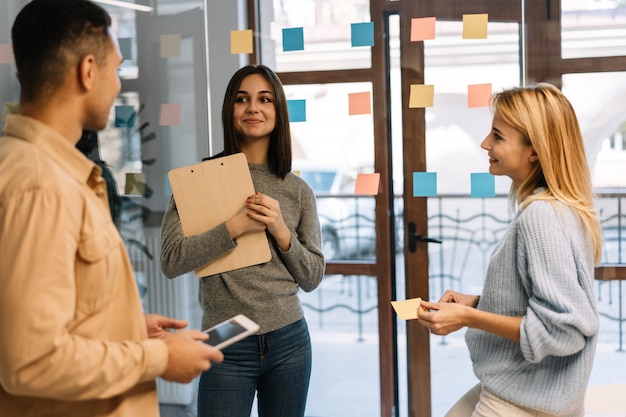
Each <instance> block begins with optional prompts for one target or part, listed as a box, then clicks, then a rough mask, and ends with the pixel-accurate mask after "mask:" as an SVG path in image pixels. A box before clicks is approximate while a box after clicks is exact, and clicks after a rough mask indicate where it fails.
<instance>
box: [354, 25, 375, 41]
mask: <svg viewBox="0 0 626 417" xmlns="http://www.w3.org/2000/svg"><path fill="white" fill-rule="evenodd" d="M350 29H351V39H352V46H374V22H365V23H352V24H351V25H350Z"/></svg>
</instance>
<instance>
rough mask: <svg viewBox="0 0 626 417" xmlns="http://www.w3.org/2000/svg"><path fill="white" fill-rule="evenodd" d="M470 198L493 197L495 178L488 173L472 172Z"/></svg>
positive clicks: (494, 194) (494, 193)
mask: <svg viewBox="0 0 626 417" xmlns="http://www.w3.org/2000/svg"><path fill="white" fill-rule="evenodd" d="M470 194H471V196H472V197H495V196H496V177H494V176H493V175H491V174H490V173H488V172H474V173H472V174H471V193H470Z"/></svg>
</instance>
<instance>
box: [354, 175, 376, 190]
mask: <svg viewBox="0 0 626 417" xmlns="http://www.w3.org/2000/svg"><path fill="white" fill-rule="evenodd" d="M379 185H380V174H379V173H374V174H357V176H356V183H355V184H354V194H361V195H376V194H378V186H379Z"/></svg>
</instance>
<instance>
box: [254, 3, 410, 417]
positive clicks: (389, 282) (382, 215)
mask: <svg viewBox="0 0 626 417" xmlns="http://www.w3.org/2000/svg"><path fill="white" fill-rule="evenodd" d="M247 6H248V25H249V27H250V28H251V29H252V30H253V33H254V34H255V36H254V44H255V46H256V47H255V48H254V50H255V51H257V50H259V48H258V46H259V39H258V36H257V35H258V33H259V31H258V28H259V22H258V15H259V13H258V0H247ZM387 8H388V3H387V2H386V1H384V0H371V1H370V15H371V18H372V21H373V22H374V28H375V40H374V46H373V47H372V49H371V53H372V66H371V67H370V68H365V69H351V70H332V71H311V72H308V71H307V72H280V73H278V77H279V78H280V80H281V82H282V83H283V84H284V85H289V84H318V83H319V84H332V83H348V82H369V83H371V84H372V93H373V94H372V102H373V109H372V113H373V119H374V149H375V152H374V170H375V172H377V173H380V184H381V191H380V193H379V194H378V195H377V196H376V214H375V222H376V261H375V262H368V261H328V262H327V263H326V274H328V275H334V274H338V275H363V276H375V277H376V278H377V290H378V291H377V294H378V326H379V329H378V346H379V369H380V415H381V417H397V416H398V376H397V346H396V345H397V332H396V324H395V323H396V321H395V320H396V319H395V315H394V313H393V309H392V307H391V303H390V301H391V300H393V299H395V269H394V264H395V253H394V252H395V251H394V246H395V245H394V244H392V236H395V234H394V225H393V216H390V213H393V193H392V192H391V191H392V190H393V188H392V182H393V175H392V174H391V162H390V161H391V152H390V141H391V138H390V126H391V120H390V114H391V110H390V103H389V101H390V100H389V81H388V77H387V75H386V73H387V68H389V58H388V45H387V41H388V38H389V37H388V36H386V33H385V30H386V29H384V28H386V21H385V19H386V14H385V13H386V9H387ZM259 60H260V57H259V56H258V54H257V53H256V52H255V53H253V54H252V55H251V56H250V62H251V63H260V62H259Z"/></svg>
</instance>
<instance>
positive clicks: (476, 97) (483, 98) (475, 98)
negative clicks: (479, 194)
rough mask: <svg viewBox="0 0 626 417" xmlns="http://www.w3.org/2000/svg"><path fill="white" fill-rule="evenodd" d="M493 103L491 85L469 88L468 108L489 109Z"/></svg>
mask: <svg viewBox="0 0 626 417" xmlns="http://www.w3.org/2000/svg"><path fill="white" fill-rule="evenodd" d="M490 103H491V83H488V84H473V85H468V86H467V107H487V106H489V104H490Z"/></svg>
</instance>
